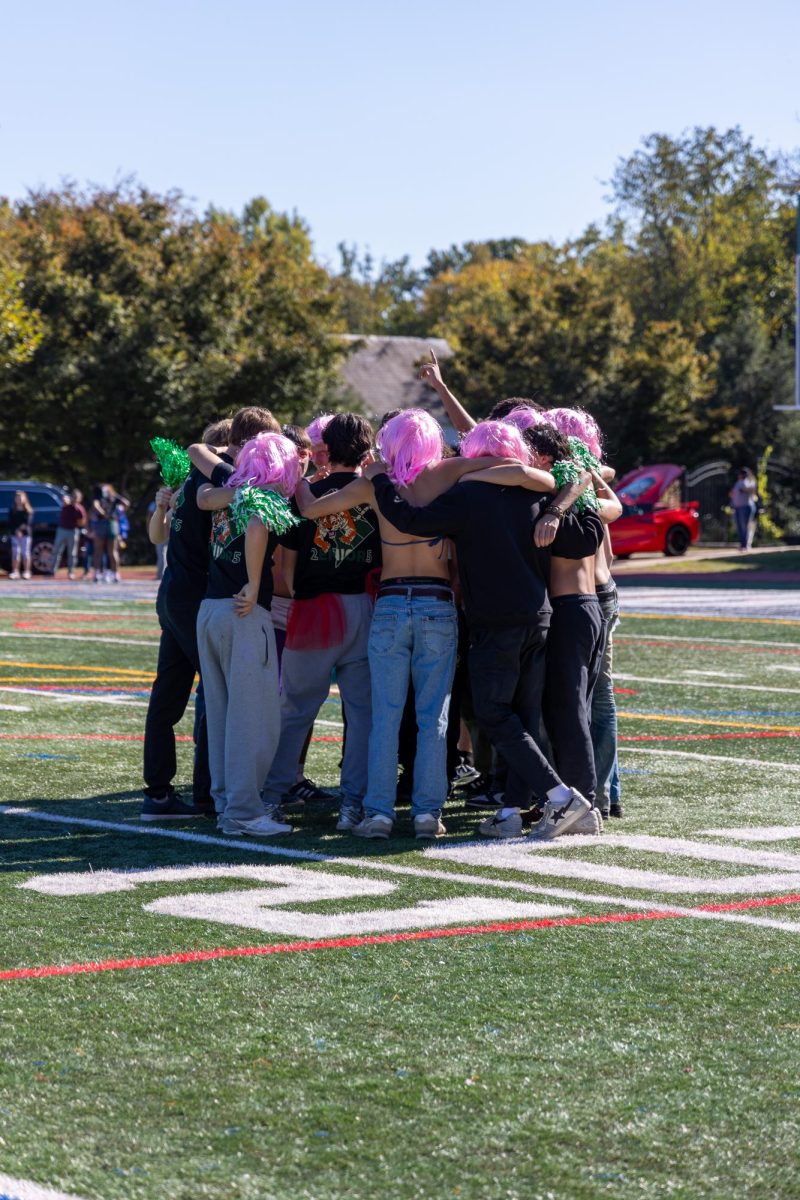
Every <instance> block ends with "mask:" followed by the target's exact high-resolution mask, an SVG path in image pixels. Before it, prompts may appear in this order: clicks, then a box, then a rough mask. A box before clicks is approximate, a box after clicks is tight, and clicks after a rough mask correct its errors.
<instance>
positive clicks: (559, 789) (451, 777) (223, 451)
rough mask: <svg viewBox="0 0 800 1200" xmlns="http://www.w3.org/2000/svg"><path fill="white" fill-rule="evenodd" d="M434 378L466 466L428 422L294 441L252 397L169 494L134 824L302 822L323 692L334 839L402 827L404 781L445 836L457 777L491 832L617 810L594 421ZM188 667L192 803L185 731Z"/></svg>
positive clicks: (484, 830)
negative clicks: (331, 750) (331, 744)
mask: <svg viewBox="0 0 800 1200" xmlns="http://www.w3.org/2000/svg"><path fill="white" fill-rule="evenodd" d="M423 378H425V379H426V380H427V381H428V382H429V383H430V384H431V385H432V386H433V387H434V388H435V389H436V390H437V391H438V392H439V394H440V396H441V397H442V400H443V401H444V403H445V407H446V409H447V411H448V414H449V415H450V417H451V420H452V421H453V424H454V426H455V427H456V429H457V430H458V431H459V432H460V433H461V434H462V435H463V436H462V439H461V442H460V446H459V449H458V452H457V453H454V452H453V451H452V450H449V449H448V447H447V446H446V443H445V440H444V437H443V434H442V429H441V427H440V426H439V424H438V423H437V422H436V421H435V420H434V419H433V417H432V416H430V415H429V414H428V413H426V412H425V411H423V410H421V409H408V410H400V411H397V412H395V413H390V414H388V415H387V417H386V418H384V421H383V422H382V424H381V427H380V429H379V430H378V431H377V435H375V434H374V433H373V429H372V428H371V426H370V424H369V423H368V422H367V421H366V420H365V419H364V418H363V417H361V416H358V415H355V414H353V413H337V414H327V415H324V416H321V417H318V418H317V419H316V420H314V421H312V423H311V425H309V426H308V428H307V429H306V430H302V429H299V428H298V427H296V426H283V427H282V428H281V427H280V426H279V425H278V423H277V421H276V420H275V419H274V417H273V416H272V414H271V413H270V412H268V411H267V410H266V409H263V408H245V409H242V410H240V411H239V412H238V413H237V414H236V415H235V416H234V418H233V419H232V421H220V422H217V423H216V424H214V425H211V426H209V428H208V429H206V430H205V432H204V434H203V437H202V441H201V442H199V443H197V444H196V445H194V446H191V447H190V448H189V451H188V453H189V458H190V459H191V462H192V464H193V467H192V469H191V471H190V473H189V474H188V476H187V477H186V478H185V480H184V481H183V483H182V484H180V485H179V486H177V487H176V488H169V487H162V488H161V489H160V490H159V492H158V494H157V496H156V504H155V509H154V511H153V514H152V517H151V520H150V527H149V534H150V539H151V541H152V542H153V543H154V544H156V545H158V544H164V543H168V555H167V569H166V572H165V574H164V577H163V580H162V582H161V586H160V588H159V593H158V600H157V611H158V616H159V620H160V624H161V631H162V632H161V641H160V647H159V654H158V666H157V673H156V678H155V682H154V684H153V689H152V693H151V697H150V703H149V707H148V712H147V720H146V727H145V740H144V777H145V785H146V786H145V798H144V803H143V806H142V811H141V819H142V820H145V821H157V820H166V819H183V818H185V817H190V816H200V815H207V816H210V817H214V818H216V821H217V825H218V828H219V829H220V830H221V831H222V832H223V833H225V834H230V835H255V836H265V837H274V836H277V835H282V834H288V833H290V832H291V831H292V825H291V821H290V818H289V816H288V815H287V814H289V813H290V812H296V811H298V810H299V809H301V808H302V807H303V805H304V804H309V803H312V802H313V801H314V800H315V799H319V798H321V796H322V795H323V794H322V793H321V792H320V789H318V788H317V787H316V785H315V784H313V783H312V782H311V781H310V780H308V779H307V777H306V775H305V768H304V763H305V756H306V753H307V750H308V745H309V741H310V738H311V735H312V730H313V727H314V722H315V720H316V718H317V716H318V714H319V711H320V708H321V707H322V705H323V704H324V703H325V702H326V700H327V699H328V697H329V694H330V692H331V683H332V679H333V680H335V684H336V686H337V687H338V695H339V697H340V699H341V705H342V716H343V723H344V737H343V747H342V758H341V779H340V804H339V810H338V820H337V824H336V828H337V830H339V831H341V832H345V833H349V834H352V835H354V836H356V837H362V838H388V837H389V836H390V835H391V833H392V829H393V826H394V824H395V821H396V805H397V800H398V782H399V783H400V787H401V790H402V791H403V792H404V793H405V794H406V795H407V796H408V797H409V799H410V804H411V818H412V822H413V828H414V834H415V836H416V837H418V838H435V837H438V836H441V835H442V834H444V833H445V832H446V830H445V825H444V823H443V820H442V816H443V810H444V809H445V804H446V801H447V799H448V794H449V793H450V790H451V787H452V786H453V785H455V786H456V788H458V789H460V791H457V792H456V793H455V794H456V795H458V794H460V795H461V797H462V799H463V798H464V797H466V798H467V803H468V804H470V805H471V806H472V807H476V808H480V807H483V808H490V809H492V810H493V811H492V812H491V814H490V815H488V816H486V817H485V818H484V819H483V820H481V821H480V823H479V825H478V831H479V833H480V834H482V835H483V836H485V837H496V838H504V837H517V836H520V835H521V834H522V833H523V831H524V830H526V829H529V830H530V836H531V837H534V838H537V839H542V840H549V839H552V838H554V837H558V836H562V835H563V836H568V835H571V834H580V833H583V834H597V833H599V832H601V830H602V827H603V819H604V818H605V817H607V816H609V815H617V816H621V815H622V809H621V805H620V793H619V773H618V767H617V732H616V710H615V706H614V693H613V686H612V679H611V652H612V651H611V648H612V631H613V628H614V626H615V624H616V621H617V619H618V605H617V595H616V589H615V587H614V584H613V581H612V579H611V574H610V566H611V557H612V556H611V547H610V539H609V535H608V525H609V523H610V522H612V521H614V520H615V519H616V518H617V516H619V515H620V513H621V511H622V509H621V505H620V503H619V501H618V500H617V498H616V496H615V495H614V493H613V491H612V490H611V488H610V487H609V484H608V479H610V478H613V474H614V473H613V470H610V469H609V468H607V467H601V466H600V460H601V458H602V454H601V439H600V432H599V430H598V427H597V425H596V423H595V421H594V420H593V419H592V418H591V417H590V416H589V415H588V414H587V413H585V412H581V411H580V410H577V409H566V408H559V409H553V410H550V411H544V410H543V409H542V408H541V407H540V406H539V405H537V404H536V403H534V402H533V401H531V400H526V399H519V398H515V399H511V400H503V401H501V402H500V403H498V404H496V405H495V407H494V409H493V410H492V412H491V413H490V415H489V417H488V418H487V419H486V420H484V421H481V422H479V423H477V424H476V423H475V422H474V421H473V420H472V419H471V418H470V417H469V415H468V414H467V413H466V411H465V410H464V409H463V408H462V407H461V405H460V404H459V403H458V401H457V400H456V399H455V397H454V396H453V395H452V394H451V393H450V392H449V391H448V389H447V388H446V386H445V384H444V382H443V380H442V378H441V373H440V371H439V367H438V364H437V363H436V360H435V357H434V356H433V355H431V362H430V364H426V366H425V367H424V368H423ZM196 671H199V673H200V679H201V682H200V685H199V687H198V695H197V703H196V706H195V726H194V734H195V756H194V775H193V796H192V802H191V803H188V802H186V801H184V800H183V799H182V798H181V797H180V796H179V795H178V793H177V792H176V791H175V789H174V786H173V781H174V778H175V775H176V770H177V765H176V752H175V735H174V726H175V725H176V724H177V722H178V721H179V720H180V719H181V717H182V715H183V713H184V711H185V708H186V706H187V704H188V701H189V697H190V695H191V690H192V686H193V682H194V678H195V672H196ZM481 755H483V760H482V761H481ZM399 760H402V763H403V768H402V774H401V775H399V769H398V761H399ZM473 760H474V761H473ZM478 767H481V771H480V772H479V771H478Z"/></svg>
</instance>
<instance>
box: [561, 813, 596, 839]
mask: <svg viewBox="0 0 800 1200" xmlns="http://www.w3.org/2000/svg"><path fill="white" fill-rule="evenodd" d="M602 832H603V818H602V817H601V816H600V811H599V809H596V808H590V809H589V811H588V812H587V813H583V814H582V815H581V816H580V817H578V819H577V821H573V822H572V824H571V825H570V827H569V829H567V830H565V833H566V836H567V837H569V835H570V834H571V833H582V834H584V836H585V835H587V834H588V835H589V836H591V835H592V834H595V835H596V834H598V833H602Z"/></svg>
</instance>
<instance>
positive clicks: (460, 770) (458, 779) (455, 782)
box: [450, 758, 480, 791]
mask: <svg viewBox="0 0 800 1200" xmlns="http://www.w3.org/2000/svg"><path fill="white" fill-rule="evenodd" d="M474 779H480V771H479V770H478V769H477V768H476V767H474V766H473V765H472V763H471V762H468V761H467V760H466V759H464V758H462V760H461V762H460V763H459V764H458V766H457V767H456V769H455V772H454V774H453V778H452V779H451V780H450V787H451V788H452V789H453V791H455V790H456V789H461V788H463V787H466V785H467V784H468V783H472V781H473V780H474Z"/></svg>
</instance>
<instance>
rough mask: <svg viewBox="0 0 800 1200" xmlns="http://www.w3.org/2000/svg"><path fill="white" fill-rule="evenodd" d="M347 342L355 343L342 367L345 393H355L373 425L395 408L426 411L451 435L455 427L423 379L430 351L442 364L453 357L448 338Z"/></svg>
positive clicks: (378, 338) (367, 337)
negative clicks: (422, 371)
mask: <svg viewBox="0 0 800 1200" xmlns="http://www.w3.org/2000/svg"><path fill="white" fill-rule="evenodd" d="M344 340H345V341H348V342H352V343H354V349H353V352H352V354H351V355H350V356H349V358H347V359H346V360H345V362H344V363H343V364H342V367H341V373H342V377H343V379H344V383H345V389H346V390H349V391H351V392H353V393H355V395H356V396H357V397H358V398H359V400H360V401H361V403H362V405H363V407H364V412H365V414H366V416H367V417H368V418H369V419H370V420H371V421H374V422H375V423H376V424H377V423H379V422H380V420H381V418H382V417H383V416H384V414H385V413H387V412H390V411H391V410H392V409H393V408H424V409H425V411H426V412H429V413H430V414H431V416H433V417H435V418H436V420H437V421H439V423H440V424H441V425H442V427H443V428H444V430H445V433H447V434H448V435H449V434H450V432H451V429H452V426H451V425H450V422H449V420H448V419H447V416H446V414H445V411H444V408H443V407H442V403H441V401H440V400H439V397H438V396H437V395H436V392H434V390H433V388H430V387H428V386H427V384H425V383H423V382H422V381H421V380H420V378H419V371H420V365H421V362H422V361H423V360H424V359H427V357H428V351H429V350H430V349H433V351H434V353H435V354H436V357H437V358H438V359H439V361H440V362H446V361H447V359H448V358H452V357H453V351H452V350H451V349H450V347H449V346H448V344H447V342H446V341H445V339H444V338H417V337H381V336H378V335H375V334H365V335H364V336H363V337H362V336H360V335H358V334H347V335H346V336H345V339H344Z"/></svg>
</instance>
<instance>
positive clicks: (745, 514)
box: [733, 500, 757, 550]
mask: <svg viewBox="0 0 800 1200" xmlns="http://www.w3.org/2000/svg"><path fill="white" fill-rule="evenodd" d="M756 512H757V508H756V503H755V501H754V500H751V501H750V503H749V504H739V505H736V506H735V507H734V510H733V515H734V518H735V520H736V533H737V534H738V537H739V545H740V546H741V548H742V550H746V549H747V535H748V531H749V525H750V522H751V521H753V520H755V516H756Z"/></svg>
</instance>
